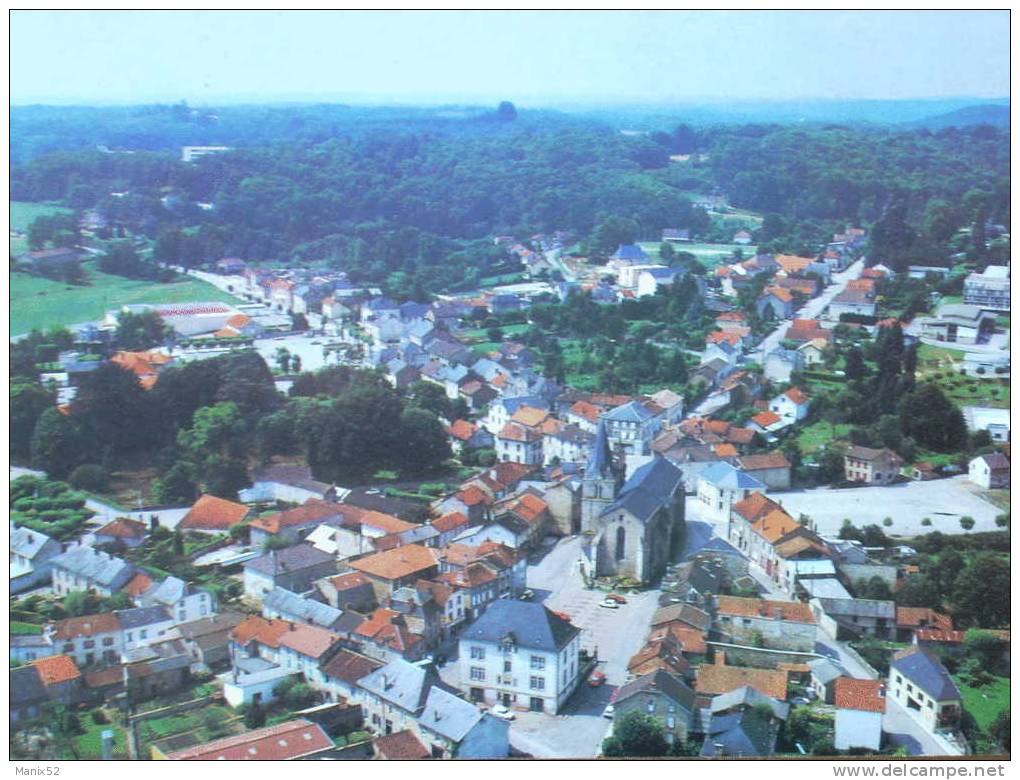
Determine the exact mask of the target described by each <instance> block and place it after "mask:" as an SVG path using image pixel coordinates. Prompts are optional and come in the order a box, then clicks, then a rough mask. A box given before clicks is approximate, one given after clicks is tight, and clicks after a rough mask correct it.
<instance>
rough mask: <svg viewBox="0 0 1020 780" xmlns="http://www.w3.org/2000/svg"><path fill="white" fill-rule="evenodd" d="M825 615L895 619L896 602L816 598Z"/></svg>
mask: <svg viewBox="0 0 1020 780" xmlns="http://www.w3.org/2000/svg"><path fill="white" fill-rule="evenodd" d="M818 602H819V603H820V604H821V605H822V609H824V610H825V613H826V614H827V615H833V616H837V617H840V616H843V615H855V616H857V617H873V618H886V619H888V620H895V619H896V603H895V602H893V601H878V600H876V599H818Z"/></svg>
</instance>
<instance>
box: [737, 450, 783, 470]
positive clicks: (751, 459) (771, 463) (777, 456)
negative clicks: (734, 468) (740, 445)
mask: <svg viewBox="0 0 1020 780" xmlns="http://www.w3.org/2000/svg"><path fill="white" fill-rule="evenodd" d="M739 464H740V468H742V469H743V470H744V471H755V470H757V469H786V468H790V461H788V460H787V459H786V456H785V455H784V454H783V453H782V452H780V451H779V450H776V451H775V452H761V453H758V454H757V455H742V456H741V457H740V461H739Z"/></svg>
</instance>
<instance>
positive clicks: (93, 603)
mask: <svg viewBox="0 0 1020 780" xmlns="http://www.w3.org/2000/svg"><path fill="white" fill-rule="evenodd" d="M63 605H64V611H65V612H67V614H68V615H70V616H71V617H82V616H83V615H92V614H94V613H96V612H98V611H99V598H98V597H97V596H96V595H95V594H94V593H93V592H92V591H88V590H75V591H71V592H70V593H68V594H67V595H66V596H64V600H63Z"/></svg>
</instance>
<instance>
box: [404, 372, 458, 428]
mask: <svg viewBox="0 0 1020 780" xmlns="http://www.w3.org/2000/svg"><path fill="white" fill-rule="evenodd" d="M407 394H408V398H407V405H408V406H409V407H417V408H419V409H425V410H426V411H429V412H432V414H435V415H438V416H440V417H445V418H446V419H450V415H451V403H450V398H449V396H447V395H446V391H445V390H443V388H442V387H440V386H439V385H437V384H436V383H435V382H425V381H423V380H421V379H419V380H418V381H417V382H412V383H411V385H410V386H409V387H408V388H407Z"/></svg>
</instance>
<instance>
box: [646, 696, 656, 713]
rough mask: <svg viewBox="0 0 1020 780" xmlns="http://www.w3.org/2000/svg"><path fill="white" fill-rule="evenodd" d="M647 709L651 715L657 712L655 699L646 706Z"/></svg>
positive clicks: (650, 700)
mask: <svg viewBox="0 0 1020 780" xmlns="http://www.w3.org/2000/svg"><path fill="white" fill-rule="evenodd" d="M645 709H646V710H648V712H649V713H653V712H655V699H649V700H648V703H647V704H645Z"/></svg>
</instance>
